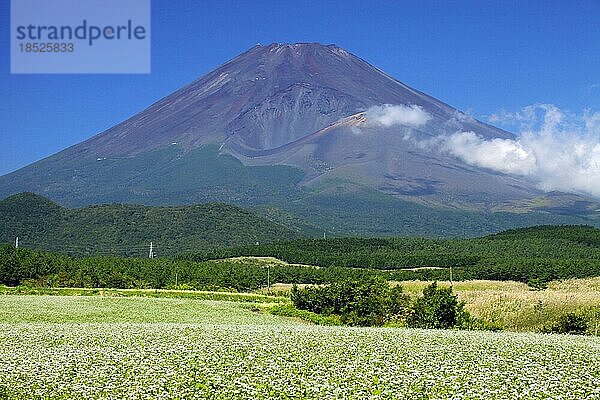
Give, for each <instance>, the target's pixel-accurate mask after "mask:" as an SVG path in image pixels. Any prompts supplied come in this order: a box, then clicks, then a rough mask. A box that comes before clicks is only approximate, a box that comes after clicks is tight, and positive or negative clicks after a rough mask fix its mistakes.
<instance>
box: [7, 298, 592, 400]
mask: <svg viewBox="0 0 600 400" xmlns="http://www.w3.org/2000/svg"><path fill="white" fill-rule="evenodd" d="M105 300H107V299H103V298H99V297H90V298H86V299H83V301H82V298H76V297H54V298H50V297H47V296H0V398H9V399H11V398H23V399H29V398H43V399H46V398H78V399H79V398H81V399H85V398H94V399H96V398H98V399H104V398H128V399H138V398H139V399H142V398H143V399H146V398H147V399H186V398H215V399H231V398H248V399H255V398H259V399H260V398H265V399H266V398H273V399H275V398H318V399H327V398H330V399H347V398H355V399H379V398H382V399H383V398H389V399H393V398H411V399H412V398H414V399H480V398H486V399H547V398H552V399H600V368H598V366H600V339H598V338H591V337H567V336H547V335H536V334H522V333H488V332H459V331H428V330H409V329H393V328H342V327H317V326H311V325H305V324H298V323H295V322H292V321H288V320H284V319H280V318H276V317H273V316H270V315H264V314H260V313H256V312H252V311H250V310H249V309H248V306H247V305H242V304H241V303H233V302H214V301H201V300H181V299H172V300H169V299H139V298H123V299H110V301H109V303H105ZM115 300H118V301H117V302H116V304H117V305H115ZM171 301H173V302H174V303H172V304H171V303H170V302H171ZM53 302H54V303H53ZM107 304H108V305H107ZM19 307H22V311H23V313H22V315H21V314H19V313H18V312H17V311H18V309H19ZM30 307H34V308H36V311H35V313H36V319H37V320H38V321H43V318H42V317H43V316H44V315H46V316H47V317H48V318H47V321H45V322H35V321H28V320H27V316H26V315H27V312H26V311H27V309H30V310H31V308H30ZM107 307H108V308H107ZM119 309H121V310H124V311H122V312H124V313H125V315H129V317H128V318H129V319H130V321H132V322H123V321H120V320H119V318H116V317H113V318H110V313H109V312H107V310H112V312H116V311H115V310H119ZM142 309H143V310H145V312H144V313H142V314H141V316H140V317H139V318H136V315H138V314H139V313H140V312H141V311H140V310H142ZM177 310H180V314H179V316H177ZM154 312H155V313H156V315H155V317H154V318H153V321H155V322H148V321H149V320H150V319H151V318H149V315H152V314H153V313H154ZM167 313H168V315H167ZM18 315H21V317H19V316H18ZM73 315H78V317H77V318H73ZM102 315H104V317H99V316H102ZM86 316H87V317H89V318H92V320H93V322H82V321H85V319H86V318H87V317H86ZM60 318H63V319H64V320H65V321H70V322H58V320H59V319H60ZM100 318H104V319H105V320H106V321H108V322H99V321H98V319H100ZM177 319H179V321H177ZM192 319H194V320H196V322H191V321H192ZM49 321H52V322H49Z"/></svg>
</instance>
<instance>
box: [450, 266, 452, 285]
mask: <svg viewBox="0 0 600 400" xmlns="http://www.w3.org/2000/svg"><path fill="white" fill-rule="evenodd" d="M450 287H452V265H451V266H450Z"/></svg>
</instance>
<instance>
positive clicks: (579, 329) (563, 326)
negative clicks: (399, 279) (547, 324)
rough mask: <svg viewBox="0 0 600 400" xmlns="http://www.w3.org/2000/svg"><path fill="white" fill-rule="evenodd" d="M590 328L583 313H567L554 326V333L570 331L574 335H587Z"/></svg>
mask: <svg viewBox="0 0 600 400" xmlns="http://www.w3.org/2000/svg"><path fill="white" fill-rule="evenodd" d="M587 330H588V321H587V319H586V318H585V317H584V316H582V315H577V314H575V313H572V312H571V313H567V314H565V315H563V316H562V317H560V319H559V320H558V321H557V322H556V323H555V324H554V325H553V326H552V328H551V329H550V331H551V332H552V333H568V334H572V335H585V333H586V332H587Z"/></svg>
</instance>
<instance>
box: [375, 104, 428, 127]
mask: <svg viewBox="0 0 600 400" xmlns="http://www.w3.org/2000/svg"><path fill="white" fill-rule="evenodd" d="M365 116H366V118H367V123H368V124H372V125H381V126H384V127H386V128H389V127H392V126H396V125H404V126H408V127H413V128H417V127H420V126H423V125H425V124H426V123H427V122H428V121H429V120H430V119H431V115H429V113H428V112H427V111H425V110H423V108H422V107H421V106H418V105H415V104H410V105H403V104H400V105H394V104H383V105H381V106H373V107H370V108H369V109H368V110H367V112H366V115H365Z"/></svg>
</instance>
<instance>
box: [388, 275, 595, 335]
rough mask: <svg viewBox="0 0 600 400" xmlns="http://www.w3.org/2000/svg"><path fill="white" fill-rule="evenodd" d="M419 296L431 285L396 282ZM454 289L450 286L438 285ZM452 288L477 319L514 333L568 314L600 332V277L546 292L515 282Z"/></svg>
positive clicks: (563, 284)
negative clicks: (583, 316) (585, 319)
mask: <svg viewBox="0 0 600 400" xmlns="http://www.w3.org/2000/svg"><path fill="white" fill-rule="evenodd" d="M395 283H396V284H399V285H401V286H402V287H403V288H404V290H405V291H406V292H407V293H410V294H414V295H417V294H418V293H420V292H421V291H422V290H423V289H424V288H425V286H427V285H429V284H430V283H431V282H425V281H407V282H395ZM438 284H439V285H440V286H450V282H438ZM452 288H453V289H454V291H455V292H456V294H457V295H458V297H459V299H460V300H461V301H464V302H465V307H466V309H467V310H468V311H469V312H471V313H472V314H473V315H474V316H475V317H477V318H481V319H482V320H484V321H486V322H488V323H490V324H493V325H496V326H499V327H502V328H503V329H507V330H511V331H541V330H543V328H544V327H549V326H551V325H553V324H554V323H555V322H556V321H557V320H558V318H560V317H561V316H562V315H564V314H566V313H568V312H576V313H581V314H586V315H587V316H588V318H589V320H590V322H591V330H592V331H593V332H596V333H598V332H600V277H599V278H589V279H569V280H565V281H555V282H550V284H549V285H548V288H547V289H545V290H532V289H531V288H530V287H529V286H527V285H526V284H524V283H520V282H512V281H484V280H474V281H464V282H454V283H453V285H452Z"/></svg>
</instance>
